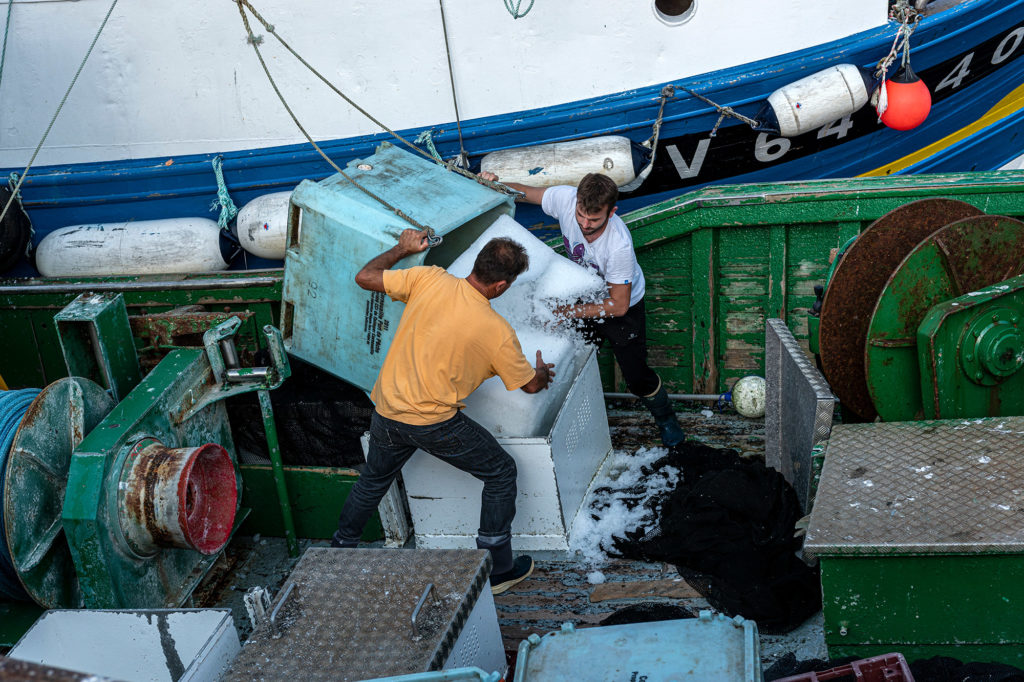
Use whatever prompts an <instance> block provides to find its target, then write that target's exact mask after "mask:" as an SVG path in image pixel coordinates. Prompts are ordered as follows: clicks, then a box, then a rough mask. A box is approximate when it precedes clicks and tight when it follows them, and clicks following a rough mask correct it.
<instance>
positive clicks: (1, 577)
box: [0, 388, 40, 600]
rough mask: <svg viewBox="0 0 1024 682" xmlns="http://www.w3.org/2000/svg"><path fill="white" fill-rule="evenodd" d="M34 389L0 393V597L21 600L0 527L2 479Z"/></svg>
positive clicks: (35, 392) (1, 517)
mask: <svg viewBox="0 0 1024 682" xmlns="http://www.w3.org/2000/svg"><path fill="white" fill-rule="evenodd" d="M39 393H40V390H39V389H38V388H25V389H21V390H19V391H0V597H6V598H8V599H17V600H23V599H26V598H27V597H28V595H27V594H26V593H25V590H24V588H22V586H21V583H20V582H19V580H18V574H17V572H16V571H15V570H14V563H13V562H12V561H11V552H10V548H9V547H8V546H7V529H6V527H5V524H4V507H5V506H6V505H4V504H3V500H4V479H6V478H7V476H6V475H5V473H6V470H7V457H8V455H9V454H10V451H11V445H12V444H13V443H14V436H15V434H16V433H17V431H18V426H20V425H21V420H22V419H24V418H25V413H26V412H28V408H29V406H30V405H31V404H32V401H33V400H35V397H36V396H37V395H39Z"/></svg>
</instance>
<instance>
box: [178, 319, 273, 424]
mask: <svg viewBox="0 0 1024 682" xmlns="http://www.w3.org/2000/svg"><path fill="white" fill-rule="evenodd" d="M241 324H242V321H241V320H240V319H239V318H238V317H237V316H235V317H231V318H230V319H228V320H226V321H224V322H223V323H221V324H219V325H217V326H216V327H214V328H213V329H209V330H207V331H206V333H204V334H203V345H204V346H205V347H206V358H207V359H208V360H209V362H210V371H211V372H212V373H213V384H212V385H211V386H210V387H209V388H208V389H207V390H205V391H204V392H203V394H202V395H201V396H200V397H199V399H198V400H197V401H196V402H195V403H194V404H193V405H192V406H191V407H190V408H189V409H188V410H187V411H185V412H184V413H183V414H182V415H181V417H180V418H179V419H178V420H177V421H178V423H181V422H184V421H186V420H188V419H189V418H191V417H192V416H193V415H195V414H196V413H197V412H199V411H200V410H202V409H203V408H204V407H206V406H207V405H210V404H211V403H215V402H217V401H218V400H224V399H225V398H228V397H230V396H233V395H240V394H242V393H251V392H253V391H272V390H274V389H275V388H277V387H279V386H280V385H281V384H282V383H284V380H285V379H287V378H288V377H290V376H291V374H292V370H291V365H290V364H289V363H288V355H287V353H286V352H285V349H284V341H283V339H282V338H281V331H280V330H279V329H277V327H274V326H272V325H269V324H268V325H266V326H264V327H263V333H264V334H265V335H266V337H267V350H268V351H269V352H270V366H269V367H239V366H238V365H239V362H238V353H237V351H236V350H235V341H234V336H235V333H236V332H237V331H238V328H239V327H240V326H241Z"/></svg>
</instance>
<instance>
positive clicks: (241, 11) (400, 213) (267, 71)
mask: <svg viewBox="0 0 1024 682" xmlns="http://www.w3.org/2000/svg"><path fill="white" fill-rule="evenodd" d="M243 4H248V2H246V0H238V12H239V14H241V15H242V23H243V24H244V25H245V33H246V35H247V36H249V42H250V44H251V45H252V49H254V50H255V51H256V57H257V58H258V59H259V61H260V66H262V67H263V72H264V73H265V74H267V79H269V80H270V85H271V86H272V87H273V88H274V92H275V93H277V98H278V99H279V100H281V104H282V105H283V106H284V108H285V111H287V112H288V115H289V116H291V118H292V121H294V122H295V125H296V126H297V127H298V129H299V130H300V131H301V132H302V134H303V135H304V136H305V138H306V140H307V141H308V142H309V143H310V144H311V145H313V149H315V150H316V151H317V153H318V154H320V156H321V157H323V159H324V161H326V162H327V163H328V164H329V165H330V166H331V168H333V169H334V170H335V171H336V172H338V173H340V174H341V176H342V177H343V178H345V179H346V180H348V181H349V182H350V183H352V185H354V186H355V187H356V188H357V189H359V190H360V191H361V192H363V193H364V194H366V195H367V196H368V197H370V198H372V199H374V200H375V201H377V202H379V203H380V204H381V205H382V206H384V207H385V208H387V209H388V210H389V211H391V212H392V213H394V214H395V215H397V216H398V217H399V218H401V219H402V220H404V221H406V222H407V223H409V224H410V225H412V226H413V227H415V228H416V229H418V230H421V231H426V232H427V235H428V237H430V238H433V237H434V230H433V229H432V228H429V227H427V226H425V225H421V224H420V223H419V222H418V221H417V220H416V219H415V218H412V217H410V216H408V215H406V214H405V212H403V211H402V210H401V209H399V208H396V207H394V206H392V205H391V204H389V203H388V202H387V201H385V200H384V199H383V198H382V197H379V196H377V195H376V194H374V193H373V192H371V191H370V190H368V189H366V188H365V187H363V186H362V185H360V184H359V183H358V182H356V181H355V180H354V179H352V177H351V176H350V175H349V174H348V173H346V172H345V171H343V170H341V167H340V166H338V164H336V163H334V161H332V160H331V158H330V157H329V156H327V154H326V153H324V150H322V149H320V146H319V145H318V144H317V143H316V142H314V141H313V138H312V137H311V136H310V134H309V133H308V132H306V129H305V128H304V127H303V126H302V124H301V123H300V122H299V119H298V117H297V116H296V115H295V112H293V111H292V108H291V107H290V106H289V105H288V102H287V101H286V100H285V98H284V95H283V94H281V90H280V88H278V87H277V82H276V81H274V77H273V76H271V75H270V69H269V68H268V67H267V63H266V61H264V59H263V53H262V52H260V46H259V44H258V41H256V40H255V39H254V38H253V32H252V28H251V27H250V26H249V17H247V16H246V14H245V10H244V9H243V7H242V5H243Z"/></svg>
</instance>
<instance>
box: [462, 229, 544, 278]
mask: <svg viewBox="0 0 1024 682" xmlns="http://www.w3.org/2000/svg"><path fill="white" fill-rule="evenodd" d="M529 267H530V257H529V256H527V255H526V249H525V248H523V245H522V244H520V243H519V242H517V241H514V240H512V239H509V238H508V237H495V238H494V239H492V240H491V241H489V242H487V243H486V244H485V245H484V248H482V249H481V250H480V253H478V254H477V256H476V261H475V262H474V263H473V276H474V277H476V278H477V279H478V280H480V281H481V282H483V283H484V284H494V283H495V282H501V281H505V282H508V283H509V284H511V283H512V282H513V281H515V279H516V277H518V276H519V275H521V274H523V273H524V272H526V269H527V268H529Z"/></svg>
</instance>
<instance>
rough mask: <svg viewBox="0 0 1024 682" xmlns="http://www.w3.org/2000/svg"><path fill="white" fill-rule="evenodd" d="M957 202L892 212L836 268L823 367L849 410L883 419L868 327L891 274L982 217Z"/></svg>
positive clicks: (926, 202) (825, 312)
mask: <svg viewBox="0 0 1024 682" xmlns="http://www.w3.org/2000/svg"><path fill="white" fill-rule="evenodd" d="M981 213H982V212H981V211H980V210H978V209H977V208H975V207H974V206H971V205H970V204H968V203H965V202H963V201H955V200H953V199H921V200H920V201H913V202H911V203H908V204H904V205H903V206H900V207H899V208H895V209H893V210H892V211H889V212H888V213H886V214H885V215H883V216H882V217H881V218H879V219H878V220H876V221H875V222H873V223H872V224H871V225H869V226H868V228H867V229H866V230H864V232H863V233H862V234H861V235H860V237H858V238H857V241H855V242H854V243H853V244H852V245H851V246H850V247H849V248H848V249H847V250H846V253H845V254H844V255H843V257H842V260H840V261H839V263H837V264H836V268H835V272H834V273H833V274H832V279H831V280H829V282H828V287H827V288H826V290H825V298H824V300H823V301H822V306H821V327H820V331H819V345H820V348H821V351H820V352H821V366H822V369H823V371H824V373H825V378H826V379H827V380H828V382H829V384H830V385H831V387H832V391H833V392H834V393H835V394H836V397H838V398H839V402H840V403H841V404H842V405H843V407H844V409H846V410H850V411H852V412H854V413H855V414H857V415H858V416H860V417H861V418H863V419H867V420H871V419H874V418H875V416H877V414H878V413H877V412H876V411H875V406H874V405H873V404H872V402H871V395H870V393H869V392H868V386H867V381H866V377H865V374H864V352H865V344H866V342H867V332H868V325H869V324H870V323H871V314H872V311H874V309H875V304H876V303H877V302H878V297H879V296H880V295H881V293H882V291H883V289H884V288H885V284H886V282H887V281H888V280H889V277H890V275H892V273H893V272H894V271H895V270H896V269H897V268H898V267H899V265H900V263H901V262H903V259H904V258H905V257H906V255H907V254H908V253H910V251H911V250H912V249H913V248H914V247H915V246H917V245H918V244H919V243H920V242H921V241H922V240H923V239H925V238H926V237H927V236H928V235H930V234H931V233H933V232H934V231H935V230H937V229H939V228H941V227H943V226H945V225H948V224H949V223H952V222H955V221H957V220H961V219H963V218H969V217H971V216H977V215H981Z"/></svg>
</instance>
